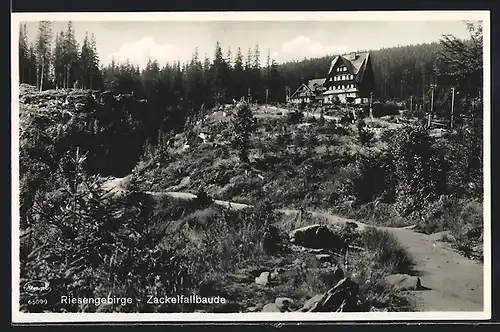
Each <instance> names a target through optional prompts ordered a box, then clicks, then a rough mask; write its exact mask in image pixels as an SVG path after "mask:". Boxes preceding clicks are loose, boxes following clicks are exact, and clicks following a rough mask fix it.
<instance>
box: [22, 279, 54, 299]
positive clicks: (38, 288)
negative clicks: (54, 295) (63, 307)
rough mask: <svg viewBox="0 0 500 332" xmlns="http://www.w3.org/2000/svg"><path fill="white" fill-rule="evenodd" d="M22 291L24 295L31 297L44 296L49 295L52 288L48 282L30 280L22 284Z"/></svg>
mask: <svg viewBox="0 0 500 332" xmlns="http://www.w3.org/2000/svg"><path fill="white" fill-rule="evenodd" d="M23 290H24V292H25V293H26V294H29V295H33V296H44V295H47V294H49V293H50V291H51V290H52V288H51V287H50V284H49V282H48V281H44V280H31V281H28V282H27V283H25V284H24V286H23Z"/></svg>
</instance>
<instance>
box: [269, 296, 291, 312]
mask: <svg viewBox="0 0 500 332" xmlns="http://www.w3.org/2000/svg"><path fill="white" fill-rule="evenodd" d="M274 303H275V304H276V306H277V307H278V309H279V311H281V312H287V311H291V308H292V307H293V304H294V301H293V300H292V299H291V298H289V297H278V298H276V300H275V301H274Z"/></svg>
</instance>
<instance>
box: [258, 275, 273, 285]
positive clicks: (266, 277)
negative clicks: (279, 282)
mask: <svg viewBox="0 0 500 332" xmlns="http://www.w3.org/2000/svg"><path fill="white" fill-rule="evenodd" d="M269 276H270V273H269V272H262V273H261V274H260V276H258V277H257V278H255V283H256V284H259V285H262V286H265V285H267V284H268V283H269Z"/></svg>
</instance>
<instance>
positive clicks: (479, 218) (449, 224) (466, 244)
mask: <svg viewBox="0 0 500 332" xmlns="http://www.w3.org/2000/svg"><path fill="white" fill-rule="evenodd" d="M483 225H484V221H483V204H482V203H481V202H480V201H478V200H474V199H459V198H456V197H451V196H441V197H440V199H439V200H437V201H435V202H433V203H432V204H430V205H429V207H428V208H427V209H426V210H425V212H424V214H423V217H422V218H421V219H420V220H418V223H417V228H418V229H419V230H421V231H422V232H425V233H434V232H442V231H449V235H450V236H451V238H450V241H451V242H452V244H453V246H454V247H456V248H457V249H458V250H459V251H461V252H462V253H463V254H464V255H466V256H468V257H478V258H482V255H483V252H482V251H483V250H482V244H483V227H484V226H483Z"/></svg>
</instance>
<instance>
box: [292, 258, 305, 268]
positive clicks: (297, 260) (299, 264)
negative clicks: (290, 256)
mask: <svg viewBox="0 0 500 332" xmlns="http://www.w3.org/2000/svg"><path fill="white" fill-rule="evenodd" d="M302 263H303V261H302V259H300V258H297V259H295V260H294V261H293V262H292V264H293V265H297V266H301V265H302Z"/></svg>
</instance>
